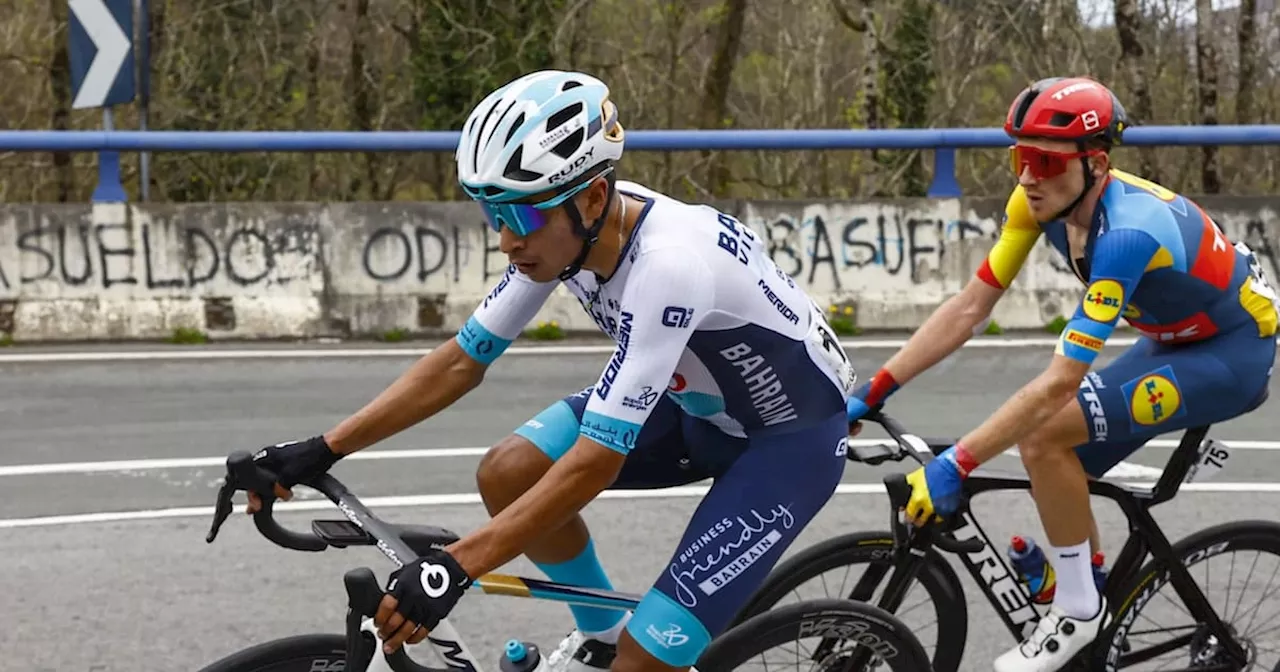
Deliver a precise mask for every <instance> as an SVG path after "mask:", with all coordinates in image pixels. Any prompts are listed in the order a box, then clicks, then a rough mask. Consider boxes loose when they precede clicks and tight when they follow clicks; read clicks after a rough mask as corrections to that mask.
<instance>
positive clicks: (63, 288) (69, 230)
mask: <svg viewBox="0 0 1280 672" xmlns="http://www.w3.org/2000/svg"><path fill="white" fill-rule="evenodd" d="M1278 203H1280V199H1272V198H1216V199H1215V198H1208V199H1202V204H1203V205H1204V206H1205V208H1206V210H1208V211H1209V212H1210V214H1211V215H1213V216H1214V217H1215V218H1217V219H1218V221H1219V222H1221V223H1222V224H1223V226H1224V228H1225V229H1226V231H1227V233H1228V234H1229V235H1230V236H1232V238H1233V239H1244V240H1245V241H1247V242H1248V243H1249V244H1250V245H1251V246H1253V247H1254V249H1256V250H1257V251H1258V252H1259V253H1260V255H1261V256H1262V257H1263V261H1264V264H1267V265H1268V268H1269V269H1270V270H1271V271H1272V272H1273V273H1274V274H1275V276H1280V267H1278V266H1277V255H1276V250H1277V249H1280V240H1277V238H1278V236H1280V217H1278V216H1277V214H1276V212H1277V209H1278V207H1277V206H1278ZM716 205H719V206H720V207H723V208H725V209H727V210H729V211H730V212H733V213H734V214H735V215H737V216H738V217H739V218H741V219H742V220H743V221H744V222H746V223H747V224H748V225H750V226H751V227H752V228H754V229H755V230H756V231H757V232H758V233H760V234H761V235H762V236H764V237H765V238H766V239H767V240H768V241H770V254H771V255H772V256H773V258H774V260H775V261H777V263H778V264H779V265H780V267H781V268H782V269H783V270H784V271H786V272H789V273H791V274H792V275H793V276H794V277H795V278H796V280H798V281H800V282H801V283H803V284H805V285H806V286H808V287H810V288H811V290H812V291H813V292H814V293H815V294H816V296H817V297H818V298H819V300H820V301H827V302H840V303H843V302H847V303H852V304H854V305H855V306H856V310H857V323H858V324H859V326H861V327H863V328H864V329H871V330H874V329H910V328H913V327H915V326H917V325H918V324H919V323H920V322H921V321H922V320H923V319H924V317H925V316H927V314H928V312H929V311H930V310H932V309H933V308H934V307H935V306H937V305H938V303H939V302H940V301H942V300H943V299H944V298H945V297H947V296H949V295H950V294H952V293H954V292H955V291H957V290H959V288H960V287H962V286H963V285H964V283H965V282H967V281H968V279H969V277H970V276H971V275H972V274H973V272H974V271H975V270H976V269H977V267H978V265H979V264H980V263H981V261H982V257H983V255H984V254H985V253H986V251H987V250H988V249H989V248H990V246H991V244H992V242H993V240H994V238H995V235H996V232H997V230H998V226H999V221H1000V214H1001V212H1002V210H1003V201H992V200H972V199H948V200H937V199H918V200H903V201H892V202H870V203H867V202H857V203H855V202H811V201H805V202H800V201H797V202H777V201H769V202H728V203H716ZM505 266H506V258H505V257H504V256H503V255H502V253H501V252H499V251H498V249H497V238H496V237H495V236H494V235H493V234H492V233H491V232H489V231H488V230H487V229H485V227H484V226H483V225H482V224H481V221H480V219H479V214H478V212H477V210H476V209H475V207H474V206H472V205H470V204H466V203H411V204H398V203H357V204H323V205H322V204H227V205H222V204H195V205H143V206H138V205H117V204H113V205H89V204H84V205H0V333H7V334H10V335H11V336H12V337H13V339H14V340H16V341H41V340H81V339H90V340H96V339H113V340H114V339H135V338H145V339H150V338H165V337H168V336H169V335H170V334H172V333H173V331H174V330H175V329H177V328H180V327H186V328H192V329H198V330H201V331H204V332H207V333H208V334H209V335H210V337H212V338H218V337H232V338H278V337H284V338H289V337H314V336H340V337H345V336H364V335H376V334H381V333H384V332H386V331H389V330H392V329H397V328H400V329H406V330H408V331H411V332H426V333H448V332H451V331H452V330H454V329H456V328H458V327H459V326H460V325H461V324H462V323H463V322H464V321H465V320H466V318H467V315H469V314H470V312H471V310H472V309H473V307H474V306H475V304H476V302H477V301H479V300H480V299H482V298H483V297H484V296H485V295H486V294H487V293H488V290H489V287H490V285H491V284H492V283H493V282H495V281H496V280H497V279H498V278H499V277H500V276H501V274H502V272H503V270H504V269H505ZM1080 291H1081V287H1080V284H1079V283H1078V282H1077V281H1076V280H1075V279H1074V277H1073V276H1071V274H1070V272H1069V271H1068V270H1066V268H1065V267H1064V266H1063V264H1062V262H1060V261H1059V260H1058V258H1057V257H1056V256H1055V255H1053V254H1052V252H1051V250H1050V249H1049V248H1048V245H1047V243H1045V244H1042V245H1041V247H1040V248H1038V249H1037V251H1036V252H1035V253H1034V255H1033V257H1032V259H1031V260H1030V261H1029V262H1028V265H1027V267H1026V268H1025V269H1024V270H1023V272H1022V274H1021V275H1020V276H1019V278H1018V280H1017V281H1016V282H1015V284H1014V288H1013V290H1012V291H1011V292H1010V294H1009V295H1008V296H1007V297H1006V299H1005V301H1004V302H1002V305H1001V306H1000V307H999V308H998V310H997V312H996V314H995V319H996V320H997V321H998V322H999V323H1000V324H1001V325H1002V326H1004V327H1006V328H1038V327H1040V326H1041V325H1043V324H1045V323H1046V322H1049V321H1051V320H1052V319H1053V318H1054V317H1055V316H1056V315H1060V314H1070V312H1071V311H1072V310H1073V307H1074V303H1075V302H1076V301H1077V300H1078V297H1079V292H1080ZM536 319H537V320H551V319H554V320H558V321H559V322H560V324H561V325H562V326H563V327H564V328H566V329H581V330H589V331H594V330H595V326H594V324H593V323H592V321H591V319H590V318H589V317H588V316H586V315H585V314H584V313H583V312H582V310H581V308H580V307H579V306H578V304H577V303H576V302H575V301H574V300H573V299H572V298H571V297H570V296H569V294H568V293H567V292H563V291H562V292H559V293H558V294H557V295H555V296H554V297H553V298H552V300H551V301H550V302H549V303H548V304H547V305H546V306H545V307H544V308H543V310H542V312H541V313H540V314H539V315H538V317H537V318H536Z"/></svg>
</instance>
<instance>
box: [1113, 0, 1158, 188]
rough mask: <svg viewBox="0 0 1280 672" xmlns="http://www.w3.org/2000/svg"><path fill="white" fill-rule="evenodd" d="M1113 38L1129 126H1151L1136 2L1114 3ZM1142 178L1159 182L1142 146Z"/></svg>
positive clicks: (1150, 151)
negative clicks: (1124, 81)
mask: <svg viewBox="0 0 1280 672" xmlns="http://www.w3.org/2000/svg"><path fill="white" fill-rule="evenodd" d="M1115 9H1116V14H1115V22H1116V35H1117V36H1118V37H1119V38H1120V67H1121V69H1123V70H1124V72H1125V74H1126V75H1127V76H1128V79H1129V90H1131V91H1132V92H1133V104H1132V105H1131V106H1130V107H1129V108H1128V112H1129V119H1130V121H1131V123H1134V124H1143V123H1150V122H1151V117H1152V111H1151V110H1152V106H1151V91H1150V90H1149V89H1148V88H1147V72H1146V67H1144V65H1143V63H1142V57H1143V54H1144V51H1143V48H1142V42H1141V41H1140V40H1139V39H1138V34H1139V29H1140V27H1141V19H1140V16H1141V15H1140V14H1139V13H1138V0H1116V8H1115ZM1138 156H1139V157H1141V162H1142V175H1143V177H1145V178H1147V179H1149V180H1151V181H1152V182H1159V181H1160V172H1159V171H1158V170H1157V169H1156V157H1155V149H1154V148H1152V147H1145V146H1144V147H1141V148H1139V149H1138Z"/></svg>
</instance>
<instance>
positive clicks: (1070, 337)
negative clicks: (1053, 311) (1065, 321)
mask: <svg viewBox="0 0 1280 672" xmlns="http://www.w3.org/2000/svg"><path fill="white" fill-rule="evenodd" d="M1063 338H1065V339H1066V341H1067V342H1068V343H1070V344H1072V345H1078V346H1080V347H1082V348H1085V349H1088V350H1092V351H1094V352H1102V339H1101V338H1096V337H1094V336H1090V335H1089V334H1086V333H1084V332H1080V331H1076V330H1075V329H1068V330H1067V333H1066V335H1065V336H1064V337H1063Z"/></svg>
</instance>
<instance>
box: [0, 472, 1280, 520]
mask: <svg viewBox="0 0 1280 672" xmlns="http://www.w3.org/2000/svg"><path fill="white" fill-rule="evenodd" d="M1117 482H1119V481H1117ZM1124 483H1125V484H1127V485H1133V486H1140V487H1148V488H1149V487H1152V486H1153V485H1155V483H1154V482H1151V481H1146V482H1143V481H1125V482H1124ZM708 490H710V486H709V485H687V486H683V487H677V488H667V489H665V490H606V491H605V492H602V493H600V496H599V499H624V500H625V499H676V498H686V497H702V496H703V495H705V494H707V491H708ZM1179 492H1202V493H1223V492H1232V493H1280V483H1191V484H1184V485H1183V486H1182V487H1181V488H1180V489H1179ZM835 494H837V495H883V494H884V486H883V485H881V484H879V483H841V484H840V485H838V486H836V493H835ZM361 501H362V502H363V503H364V504H365V505H366V506H368V507H369V508H371V509H374V510H381V509H392V508H406V507H416V506H425V507H430V506H448V505H458V504H479V503H481V502H480V495H479V494H478V493H474V492H467V493H456V494H448V495H403V496H394V497H368V498H365V499H362V500H361ZM326 509H331V510H333V511H334V513H335V515H337V508H336V507H334V505H333V503H332V502H330V501H328V500H327V499H326V500H312V501H295V502H277V503H276V505H275V510H276V511H280V512H290V511H321V510H326ZM241 511H243V508H242V507H237V509H236V510H235V511H233V513H232V516H233V517H235V516H243V513H241ZM211 516H213V507H212V506H185V507H177V508H169V509H149V510H141V511H105V512H99V513H77V514H70V515H61V516H40V517H35V518H8V519H0V530H5V529H14V528H20V527H51V526H56V525H76V524H85V523H115V522H124V521H136V520H160V519H164V518H202V517H211Z"/></svg>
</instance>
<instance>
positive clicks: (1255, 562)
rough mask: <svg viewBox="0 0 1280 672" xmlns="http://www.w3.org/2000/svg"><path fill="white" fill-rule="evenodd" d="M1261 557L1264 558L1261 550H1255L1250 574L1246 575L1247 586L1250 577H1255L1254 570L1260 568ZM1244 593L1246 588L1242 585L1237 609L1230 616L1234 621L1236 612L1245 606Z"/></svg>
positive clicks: (1245, 582) (1245, 583)
mask: <svg viewBox="0 0 1280 672" xmlns="http://www.w3.org/2000/svg"><path fill="white" fill-rule="evenodd" d="M1261 558H1262V553H1260V552H1258V551H1254V553H1253V564H1251V565H1249V576H1247V577H1245V580H1244V585H1246V586H1247V585H1249V579H1251V578H1253V570H1255V569H1257V568H1258V560H1260V559H1261ZM1244 594H1245V589H1244V588H1243V587H1241V588H1240V601H1238V602H1236V610H1235V611H1233V612H1231V617H1230V618H1231V620H1232V621H1235V620H1236V614H1237V613H1239V611H1240V607H1242V606H1244Z"/></svg>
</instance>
